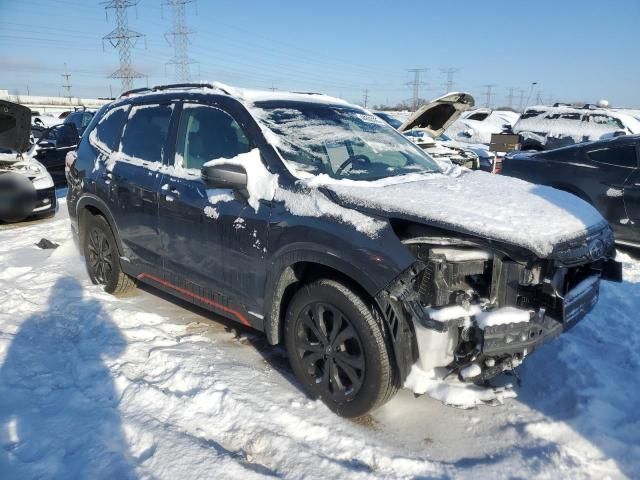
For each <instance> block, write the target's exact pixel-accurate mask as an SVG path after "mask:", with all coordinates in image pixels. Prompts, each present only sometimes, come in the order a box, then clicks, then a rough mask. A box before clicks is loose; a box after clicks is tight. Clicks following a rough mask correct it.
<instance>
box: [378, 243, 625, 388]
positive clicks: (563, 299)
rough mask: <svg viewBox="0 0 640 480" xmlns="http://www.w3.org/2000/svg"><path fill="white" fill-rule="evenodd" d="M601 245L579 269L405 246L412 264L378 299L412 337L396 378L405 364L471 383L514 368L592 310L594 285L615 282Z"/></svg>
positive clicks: (613, 266) (608, 250) (569, 262)
mask: <svg viewBox="0 0 640 480" xmlns="http://www.w3.org/2000/svg"><path fill="white" fill-rule="evenodd" d="M586 242H587V245H589V244H590V243H589V242H591V244H592V243H593V239H592V238H589V239H587V240H586ZM607 242H608V240H607V241H605V240H603V244H604V247H605V248H602V249H598V251H597V252H596V253H597V255H594V256H593V257H592V258H589V259H585V258H584V257H581V259H580V262H578V261H577V260H575V259H573V258H572V259H568V258H567V256H566V252H565V253H564V256H562V257H561V258H560V257H558V258H548V259H536V258H530V259H526V260H523V259H519V261H515V260H512V259H511V258H510V257H509V256H507V255H506V254H504V253H502V252H497V251H491V250H488V249H483V248H475V247H473V246H459V245H455V246H442V245H430V244H426V243H425V244H421V243H409V244H408V245H407V247H408V248H409V249H410V250H411V252H412V253H413V254H414V255H415V257H416V259H417V262H416V263H415V264H414V266H413V267H412V268H411V269H409V271H407V272H405V273H404V274H403V275H401V277H399V278H398V279H396V281H395V282H394V283H393V285H391V286H390V288H388V289H386V290H385V291H383V292H382V293H381V294H380V295H379V297H378V300H379V302H381V304H382V305H384V306H385V307H386V311H385V314H386V315H387V316H388V315H389V313H392V314H393V320H392V322H391V323H397V324H401V323H402V322H401V320H406V322H407V324H408V325H409V326H410V327H409V328H411V329H412V331H413V339H414V340H413V344H412V347H413V358H411V359H409V358H406V357H407V356H406V355H405V356H404V361H405V366H404V368H403V367H401V370H405V369H406V368H410V367H409V366H407V365H406V362H409V361H413V362H414V363H415V362H418V365H419V366H420V368H421V369H423V370H425V371H429V370H433V369H437V368H443V367H444V368H446V372H447V374H457V375H458V376H459V377H460V379H461V380H464V381H474V382H477V381H482V380H487V379H489V378H491V377H493V376H495V375H497V374H499V373H501V372H503V371H505V370H511V369H513V368H515V367H516V366H518V365H519V364H520V363H521V362H522V361H523V360H524V358H525V357H526V356H527V355H529V354H530V353H531V352H532V351H533V350H534V349H536V348H537V347H538V346H539V345H540V344H541V343H543V342H544V341H546V340H548V339H550V338H553V337H555V336H557V335H558V334H560V333H561V332H563V331H565V330H568V329H569V328H571V327H573V326H574V325H575V324H576V323H577V322H578V321H579V320H581V319H582V318H583V317H584V316H585V315H586V314H587V313H588V312H589V311H590V310H591V309H592V308H593V306H594V305H595V304H596V302H597V300H598V295H599V284H600V279H601V278H606V279H611V280H620V278H619V267H620V264H618V263H617V262H615V261H613V260H612V258H611V257H612V256H613V248H612V247H613V243H612V241H611V242H610V243H607ZM579 255H581V256H583V255H584V251H583V250H580V251H579ZM398 329H399V327H397V328H396V330H398ZM392 336H393V339H394V341H395V340H396V334H395V333H394V332H392ZM398 360H402V359H398Z"/></svg>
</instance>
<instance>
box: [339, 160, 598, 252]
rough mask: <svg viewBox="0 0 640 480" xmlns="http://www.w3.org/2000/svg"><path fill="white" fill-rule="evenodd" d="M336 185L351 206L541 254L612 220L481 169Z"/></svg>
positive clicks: (569, 198)
mask: <svg viewBox="0 0 640 480" xmlns="http://www.w3.org/2000/svg"><path fill="white" fill-rule="evenodd" d="M361 183H362V182H361ZM331 188H332V189H333V190H334V191H335V192H336V193H337V194H338V196H339V197H340V198H342V199H343V200H344V201H345V202H346V203H347V204H348V205H360V206H363V207H368V208H373V209H379V210H381V211H384V212H389V214H391V215H393V213H394V212H398V213H399V214H402V215H406V216H409V217H411V218H416V219H424V220H426V221H429V222H432V223H433V224H435V225H437V226H440V227H444V228H451V229H453V230H459V231H463V232H468V233H471V234H475V235H478V236H483V237H486V238H490V239H492V240H498V241H504V242H508V243H512V244H515V245H520V246H523V247H525V248H528V249H530V250H531V251H533V252H534V253H535V254H537V255H538V256H541V257H546V256H547V255H549V254H550V253H551V252H552V250H553V247H554V246H555V245H557V244H558V242H562V241H567V240H572V239H575V238H577V237H579V236H581V235H584V234H585V233H586V232H587V230H589V229H590V228H597V227H600V228H602V227H604V226H605V225H606V222H605V220H604V219H603V218H602V216H601V215H600V214H599V213H598V211H597V210H596V209H595V208H593V207H592V206H591V205H589V204H588V203H586V202H584V201H583V200H580V199H579V198H577V197H575V196H574V195H571V194H568V193H566V192H562V191H560V190H556V189H554V188H550V187H545V186H540V185H533V184H531V183H528V182H524V181H522V180H516V179H512V178H509V177H503V176H501V175H491V174H488V173H485V172H480V171H474V172H469V171H463V173H462V174H460V175H458V176H453V175H432V176H430V177H429V176H425V177H423V179H422V180H421V181H416V182H404V183H399V184H395V185H386V186H383V187H378V188H371V186H367V187H365V186H362V187H356V186H354V184H353V183H349V184H342V183H338V182H336V183H335V184H333V185H331Z"/></svg>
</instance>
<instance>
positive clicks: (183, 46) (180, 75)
mask: <svg viewBox="0 0 640 480" xmlns="http://www.w3.org/2000/svg"><path fill="white" fill-rule="evenodd" d="M191 2H193V0H165V2H164V3H163V5H169V6H170V7H171V14H172V18H173V30H171V31H169V32H167V33H166V34H165V38H166V39H167V42H168V43H169V45H173V58H171V60H169V61H168V62H167V65H173V66H174V68H175V78H176V81H178V82H190V81H191V65H193V64H194V63H196V61H195V60H193V59H191V58H189V43H190V42H189V35H191V34H193V31H192V30H190V29H189V28H188V27H187V20H186V15H185V7H186V5H187V4H189V3H191ZM170 38H171V40H169V39H170Z"/></svg>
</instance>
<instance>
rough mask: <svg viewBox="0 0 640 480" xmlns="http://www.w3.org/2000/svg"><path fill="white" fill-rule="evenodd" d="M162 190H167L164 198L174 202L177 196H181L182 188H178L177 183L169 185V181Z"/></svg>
mask: <svg viewBox="0 0 640 480" xmlns="http://www.w3.org/2000/svg"><path fill="white" fill-rule="evenodd" d="M161 190H162V191H163V192H165V193H164V199H165V200H166V201H167V202H173V201H174V200H175V199H176V198H178V197H179V196H180V190H178V189H177V188H176V186H175V185H169V184H168V183H165V184H164V185H163V186H162V187H161Z"/></svg>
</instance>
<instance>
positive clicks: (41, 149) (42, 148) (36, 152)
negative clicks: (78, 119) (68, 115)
mask: <svg viewBox="0 0 640 480" xmlns="http://www.w3.org/2000/svg"><path fill="white" fill-rule="evenodd" d="M79 141H80V138H79V135H78V131H77V129H76V126H75V124H74V123H65V124H62V125H56V126H54V127H50V128H47V129H45V130H43V131H42V133H41V135H40V138H39V139H37V141H36V143H35V145H33V146H32V147H31V150H30V151H29V154H30V155H31V157H33V158H34V159H36V160H37V161H38V162H40V163H41V164H42V165H44V166H45V168H46V169H47V171H48V172H49V174H50V175H51V177H52V178H53V182H54V184H55V185H56V187H61V186H64V185H66V183H67V180H66V178H65V173H64V170H65V158H66V156H67V153H69V152H71V151H73V150H75V149H76V148H77V146H78V142H79Z"/></svg>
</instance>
